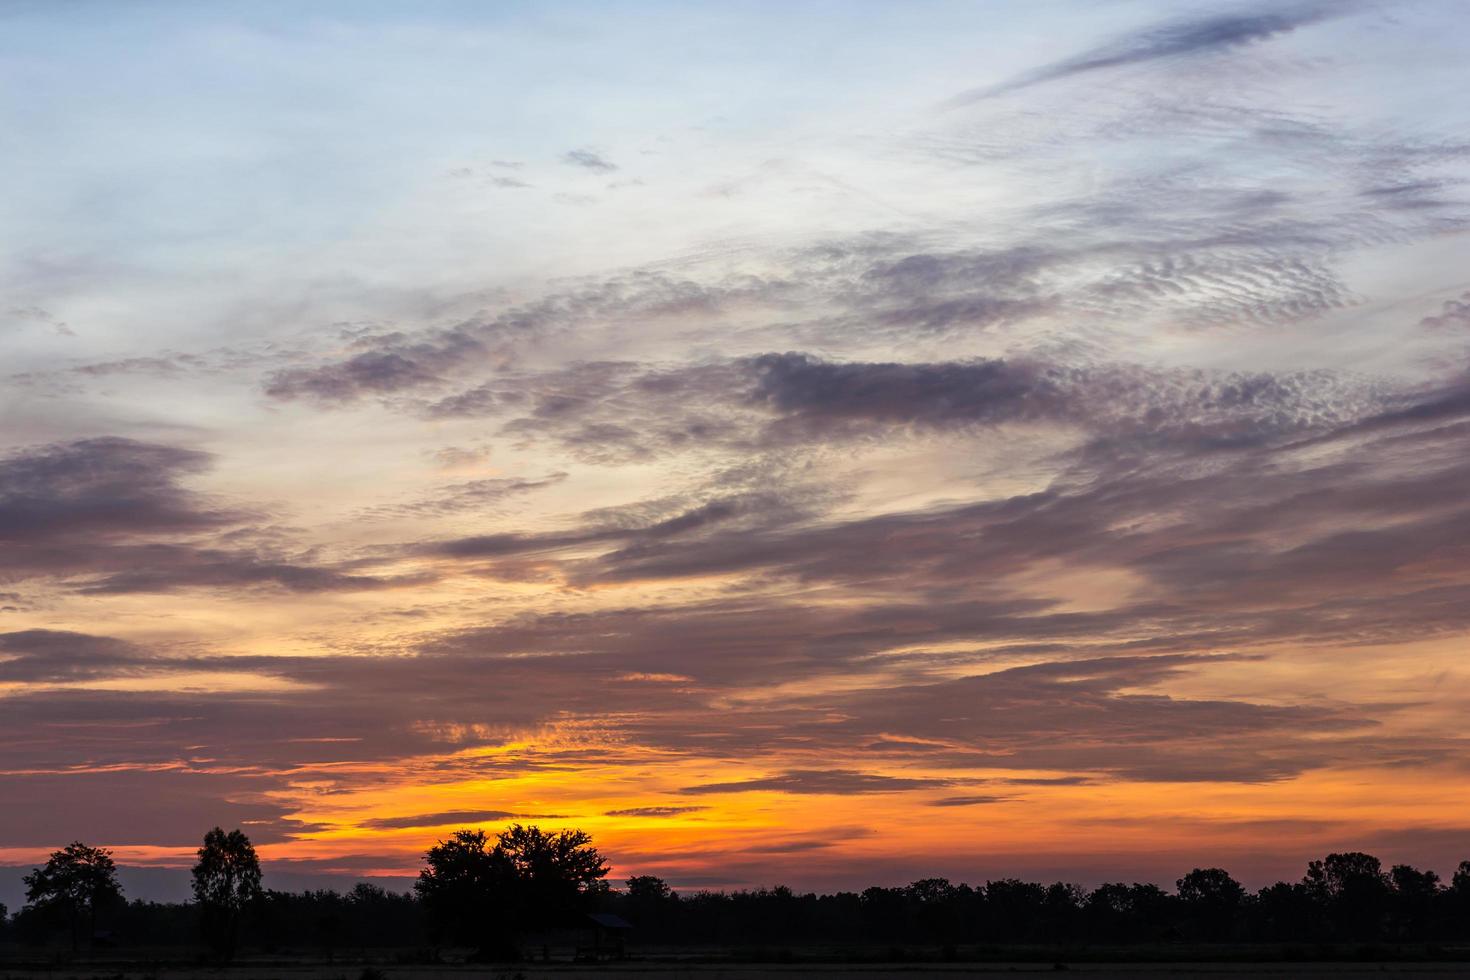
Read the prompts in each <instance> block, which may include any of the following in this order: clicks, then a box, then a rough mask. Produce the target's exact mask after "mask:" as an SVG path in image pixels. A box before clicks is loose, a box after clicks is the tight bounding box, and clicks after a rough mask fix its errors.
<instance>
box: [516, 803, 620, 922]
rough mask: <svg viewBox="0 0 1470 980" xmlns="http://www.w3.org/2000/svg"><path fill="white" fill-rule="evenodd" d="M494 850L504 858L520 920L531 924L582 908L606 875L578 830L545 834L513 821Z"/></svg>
mask: <svg viewBox="0 0 1470 980" xmlns="http://www.w3.org/2000/svg"><path fill="white" fill-rule="evenodd" d="M495 849H496V850H497V851H498V852H500V853H501V854H503V855H504V856H505V857H506V859H507V860H508V861H510V865H511V868H512V869H513V871H514V875H513V880H514V881H515V885H516V892H517V895H516V899H517V907H518V909H519V910H520V912H521V916H522V922H523V924H524V925H527V926H530V927H531V928H541V927H545V926H549V925H555V924H556V923H557V922H558V921H559V920H563V919H565V918H566V917H567V916H568V915H569V914H571V913H573V912H580V911H588V904H589V902H588V899H589V898H592V897H594V896H595V895H597V894H600V893H601V892H602V891H603V889H602V888H601V887H599V886H601V884H602V879H603V878H606V877H607V870H608V869H607V862H605V861H604V860H603V858H602V855H601V854H599V853H598V851H597V848H595V847H593V846H592V838H591V837H589V836H588V835H587V834H585V833H583V832H582V831H580V830H562V831H558V832H556V833H547V832H545V831H543V830H542V829H541V828H540V827H535V826H531V827H523V826H521V825H520V824H515V825H513V826H512V827H511V828H510V829H509V830H506V831H503V832H501V834H500V836H499V838H498V840H497V842H496V845H495Z"/></svg>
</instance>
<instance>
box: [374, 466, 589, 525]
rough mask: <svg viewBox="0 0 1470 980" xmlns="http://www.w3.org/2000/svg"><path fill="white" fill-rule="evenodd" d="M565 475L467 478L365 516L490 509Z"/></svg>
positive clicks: (550, 485) (419, 514)
mask: <svg viewBox="0 0 1470 980" xmlns="http://www.w3.org/2000/svg"><path fill="white" fill-rule="evenodd" d="M566 478H567V474H566V473H565V472H557V473H548V474H547V475H546V476H543V477H540V478H538V479H527V478H525V477H487V478H485V479H481V480H466V481H464V482H461V483H453V484H450V485H448V486H444V487H440V488H438V489H436V490H434V491H432V492H430V493H428V494H425V495H424V496H422V497H420V498H419V499H417V500H415V501H413V502H411V503H406V504H398V505H396V506H392V505H390V506H382V507H376V508H372V509H370V510H369V511H367V516H370V517H402V516H407V517H433V516H440V515H444V514H459V513H464V512H466V511H482V512H483V511H491V510H493V509H494V508H495V507H497V506H498V505H500V504H502V503H504V502H505V501H508V500H511V499H512V498H515V497H520V496H524V495H526V494H529V493H534V492H535V491H537V490H544V489H546V488H548V487H554V486H556V485H557V484H559V483H561V482H563V481H564V480H566Z"/></svg>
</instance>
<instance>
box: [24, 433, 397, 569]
mask: <svg viewBox="0 0 1470 980" xmlns="http://www.w3.org/2000/svg"><path fill="white" fill-rule="evenodd" d="M212 462H213V460H212V457H211V456H210V455H209V454H207V453H203V452H199V451H197V450H192V449H181V448H177V447H173V446H165V445H158V444H154V443H144V442H138V441H135V440H130V439H120V438H110V437H109V438H100V439H86V440H80V441H76V442H69V443H60V444H55V445H50V446H41V447H36V448H33V449H26V450H20V451H17V452H14V453H12V454H11V455H10V456H8V457H7V458H5V459H4V460H0V574H3V575H4V576H6V577H7V578H8V579H9V580H10V581H20V580H25V579H35V578H52V579H59V580H63V581H65V582H67V583H69V585H70V586H71V587H72V588H73V589H75V590H77V591H80V592H92V593H125V592H153V591H169V590H172V589H178V588H196V587H198V588H228V587H256V586H273V587H279V588H284V589H287V590H290V591H295V592H314V591H326V590H337V589H362V588H380V587H385V586H388V585H392V584H395V581H394V580H392V579H385V578H381V577H377V576H373V575H368V574H361V573H360V572H358V571H355V570H352V569H350V568H344V567H340V566H336V567H334V566H332V565H330V564H327V563H324V562H321V561H319V560H316V559H315V558H313V557H312V556H310V555H309V554H302V553H294V554H293V553H290V552H284V551H282V550H280V549H279V548H278V547H267V537H268V536H267V535H264V534H261V533H258V532H257V529H256V528H255V522H256V521H257V520H258V519H259V517H260V515H258V514H254V513H250V512H246V511H243V510H238V509H231V508H228V507H226V506H223V505H221V504H220V503H219V502H218V501H216V500H214V499H213V498H211V497H209V496H208V495H206V494H203V493H200V492H198V491H195V490H192V489H190V488H189V487H188V485H187V483H186V481H187V480H188V479H189V478H190V477H193V476H196V475H198V474H200V473H202V472H203V471H205V470H206V469H208V468H209V467H210V466H211V465H212ZM252 544H254V546H253V547H252V546H251V545H252Z"/></svg>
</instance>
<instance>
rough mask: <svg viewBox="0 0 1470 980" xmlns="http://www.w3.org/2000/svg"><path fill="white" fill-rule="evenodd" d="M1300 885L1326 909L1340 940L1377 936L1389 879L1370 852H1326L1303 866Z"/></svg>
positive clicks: (1381, 921)
mask: <svg viewBox="0 0 1470 980" xmlns="http://www.w3.org/2000/svg"><path fill="white" fill-rule="evenodd" d="M1302 884H1304V885H1306V886H1307V890H1308V891H1309V892H1310V893H1311V894H1312V896H1313V897H1314V898H1315V899H1317V901H1318V902H1320V903H1321V904H1322V905H1323V907H1324V908H1326V910H1327V913H1328V915H1329V917H1330V918H1331V920H1332V924H1333V927H1334V929H1336V931H1337V935H1338V938H1340V939H1359V940H1366V939H1377V938H1378V936H1379V934H1380V933H1381V932H1382V931H1383V920H1384V918H1385V916H1386V915H1387V912H1388V899H1389V879H1388V875H1386V874H1384V873H1383V865H1382V864H1381V863H1380V862H1379V860H1378V859H1377V858H1376V857H1374V856H1373V855H1371V854H1364V853H1362V852H1361V851H1347V852H1345V853H1342V854H1329V855H1327V857H1326V858H1325V859H1323V860H1321V861H1312V862H1311V863H1309V864H1308V865H1307V874H1306V877H1305V878H1303V879H1302Z"/></svg>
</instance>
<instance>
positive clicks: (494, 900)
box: [414, 824, 608, 957]
mask: <svg viewBox="0 0 1470 980" xmlns="http://www.w3.org/2000/svg"><path fill="white" fill-rule="evenodd" d="M424 860H425V864H426V867H425V868H424V869H423V870H422V871H420V872H419V878H418V881H417V882H415V883H414V890H415V891H417V892H418V894H419V897H420V898H421V899H422V900H423V902H424V905H425V906H426V908H427V909H428V911H429V915H430V917H431V919H432V921H433V922H434V924H435V928H436V929H437V930H438V932H439V934H440V936H441V938H450V939H453V940H455V941H458V942H463V943H468V944H470V945H473V946H476V947H477V948H478V949H479V950H480V951H481V952H482V953H483V954H485V955H486V956H491V957H494V956H500V955H504V954H508V953H511V952H513V950H514V945H515V938H516V937H517V936H518V935H519V934H520V933H522V932H523V931H525V930H527V929H538V928H544V927H547V926H553V925H557V924H558V923H559V922H561V921H563V920H565V919H566V918H567V917H568V916H569V915H571V914H572V913H575V912H578V911H585V910H587V909H588V906H589V903H590V901H591V900H592V899H594V898H595V897H596V896H597V895H600V894H602V893H604V892H605V891H606V887H605V886H604V885H603V884H602V879H603V878H605V877H606V876H607V870H608V869H607V864H606V862H604V861H603V858H602V855H601V854H599V853H598V852H597V848H595V847H593V846H592V838H591V837H589V836H587V834H585V833H583V832H582V831H580V830H562V831H558V832H555V833H548V832H546V831H544V830H542V829H541V828H539V827H534V826H533V827H524V826H521V825H520V824H515V825H514V826H512V827H511V828H510V829H508V830H505V831H502V832H501V833H500V834H499V835H498V836H497V837H496V839H495V843H494V845H493V846H492V845H491V844H490V842H489V838H487V837H486V835H485V832H484V831H482V830H461V831H457V832H456V833H455V834H454V835H453V836H452V837H451V838H450V839H449V840H447V841H440V842H439V843H438V844H436V845H435V846H433V847H431V848H430V849H429V851H428V853H427V854H426V855H424Z"/></svg>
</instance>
